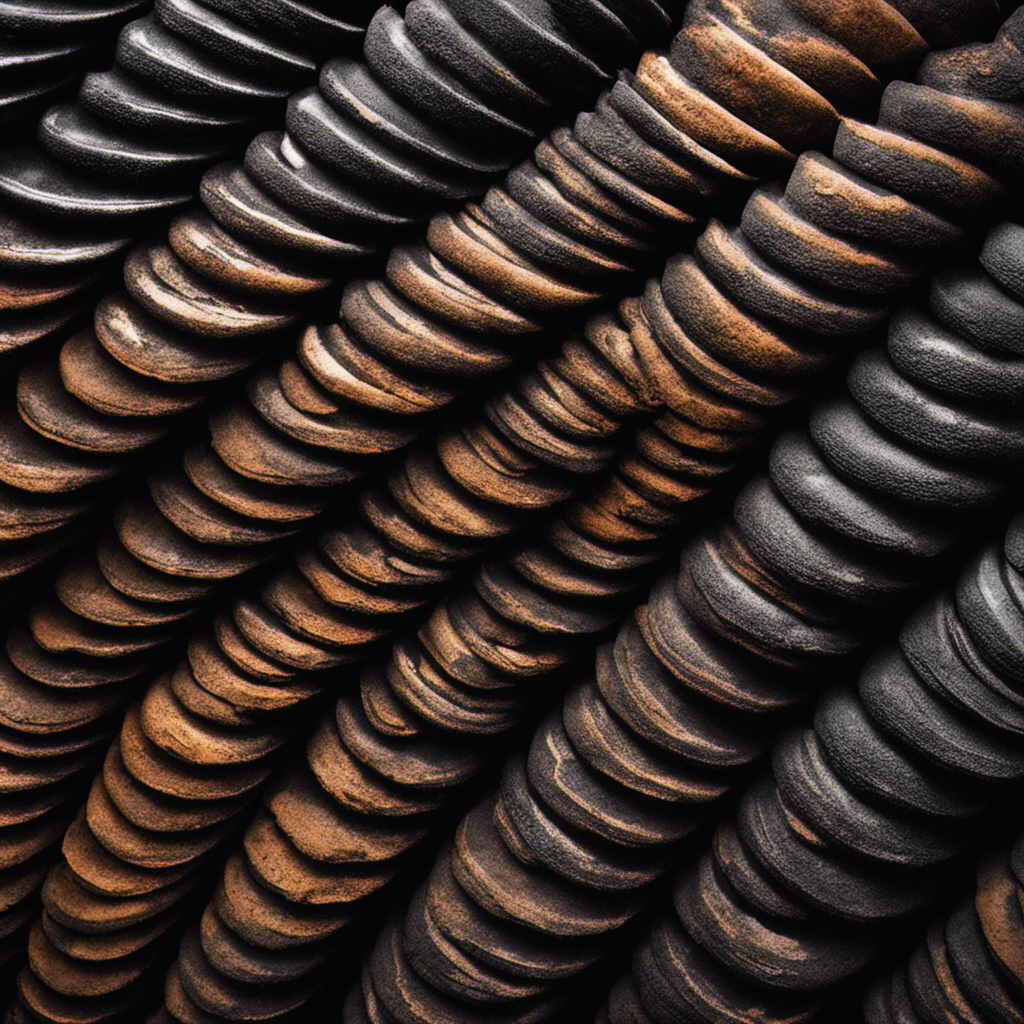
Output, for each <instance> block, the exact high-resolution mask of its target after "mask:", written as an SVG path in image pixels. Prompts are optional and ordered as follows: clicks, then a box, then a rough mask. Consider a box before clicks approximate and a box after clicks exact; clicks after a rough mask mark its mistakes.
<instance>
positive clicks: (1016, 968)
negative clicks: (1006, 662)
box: [863, 684, 1024, 1024]
mask: <svg viewBox="0 0 1024 1024" xmlns="http://www.w3.org/2000/svg"><path fill="white" fill-rule="evenodd" d="M1018 686H1019V684H1018ZM1022 908H1024V840H1022V839H1020V838H1018V839H1017V841H1016V842H1015V843H1014V844H1013V845H1012V847H1011V846H1007V845H1005V844H1004V845H1002V846H997V847H996V848H995V849H993V850H991V851H990V852H989V853H988V854H987V855H986V856H985V858H984V860H983V862H982V864H981V866H980V868H979V869H978V876H977V885H976V887H975V891H974V894H973V899H972V898H971V896H970V895H967V896H966V897H965V898H964V899H962V900H960V901H958V904H957V906H956V908H955V909H954V910H953V911H952V912H951V913H950V914H948V915H946V916H944V917H942V918H940V919H938V920H936V921H935V922H933V924H932V925H931V926H930V927H929V928H928V931H927V935H926V936H925V938H924V940H923V941H922V943H921V945H920V946H919V947H918V948H917V949H915V950H914V952H913V953H912V954H911V955H910V957H909V958H908V959H907V961H906V962H905V963H904V964H901V965H900V966H899V967H898V968H897V969H896V970H895V971H893V972H892V974H891V975H890V976H889V977H888V978H886V979H885V980H884V981H880V982H878V983H876V984H875V985H873V986H872V987H871V989H870V990H869V992H868V995H867V998H866V1000H865V1004H864V1018H863V1019H864V1021H865V1024H897V1022H900V1024H945V1022H946V1021H951V1020H956V1021H964V1022H966V1024H1020V1022H1021V1021H1024V963H1022V961H1021V950H1022V949H1024V909H1022Z"/></svg>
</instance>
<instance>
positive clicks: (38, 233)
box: [0, 0, 377, 353]
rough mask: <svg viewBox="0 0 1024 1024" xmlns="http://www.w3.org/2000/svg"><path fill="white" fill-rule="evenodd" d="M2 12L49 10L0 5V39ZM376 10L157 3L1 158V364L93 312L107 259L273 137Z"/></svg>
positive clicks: (250, 2)
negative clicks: (325, 65)
mask: <svg viewBox="0 0 1024 1024" xmlns="http://www.w3.org/2000/svg"><path fill="white" fill-rule="evenodd" d="M5 6H9V7H12V8H15V7H17V8H23V7H28V8H29V9H35V8H37V7H38V8H42V7H44V6H47V7H49V6H50V5H44V4H43V3H39V2H38V0H32V2H30V3H29V4H27V5H25V4H20V3H18V4H15V3H13V2H12V3H10V4H6V5H0V26H2V16H3V9H4V7H5ZM64 6H67V7H69V8H72V7H76V6H77V5H72V4H67V5H64V4H58V5H56V9H53V10H52V11H51V12H50V15H49V17H50V18H52V19H54V20H58V21H60V22H61V23H62V24H64V23H66V19H65V18H63V17H61V13H60V8H62V7H64ZM93 6H94V5H93V4H87V5H85V7H84V8H83V9H82V10H80V11H78V12H77V17H78V18H79V19H81V18H84V17H85V13H86V11H88V10H91V9H92V8H93ZM107 6H110V5H109V4H108V5H107ZM121 6H124V5H121ZM134 6H135V7H136V8H138V7H139V6H140V5H138V4H136V5H134ZM147 6H148V5H147ZM376 6H377V4H376V3H374V2H372V0H344V2H342V3H330V2H326V0H311V2H300V0H205V2H203V3H200V2H198V0H156V3H155V4H154V5H153V12H152V13H150V14H148V15H147V16H146V17H144V18H140V19H139V20H137V21H132V22H131V23H130V24H128V25H126V26H125V27H124V29H123V30H122V31H121V34H120V37H119V38H118V41H117V48H116V52H115V54H114V64H113V67H111V68H110V69H109V70H105V71H93V72H90V73H89V74H87V75H86V76H85V78H84V79H83V81H82V83H81V85H80V86H79V89H78V94H77V97H76V98H75V99H74V100H72V101H71V102H68V103H62V104H58V105H56V106H52V107H50V108H49V110H47V111H46V112H45V113H44V114H43V115H42V117H41V118H40V120H39V122H38V124H37V125H36V127H35V138H34V139H24V138H23V139H19V140H18V141H17V142H14V140H11V143H13V144H11V143H8V144H7V145H6V146H5V147H4V149H3V150H2V151H0V204H2V205H0V353H6V352H8V351H10V350H12V349H17V348H20V347H22V346H24V345H27V344H29V343H30V342H33V341H36V340H37V339H39V338H41V337H43V336H45V335H48V334H51V333H52V332H54V331H56V330H57V329H58V328H60V327H61V326H62V325H63V324H65V323H66V322H67V321H68V320H69V319H70V318H71V317H72V316H74V315H75V314H76V313H78V312H79V311H81V310H82V308H83V305H84V304H85V303H86V301H89V302H90V304H91V301H94V300H95V295H92V296H91V298H90V294H89V293H88V292H84V290H85V289H86V288H87V286H89V285H90V284H93V283H94V282H96V281H97V280H99V279H101V278H104V277H109V274H108V273H105V272H106V271H109V270H111V269H112V267H111V261H112V258H113V257H114V256H115V254H117V253H119V252H121V251H123V250H124V249H125V248H126V246H127V245H128V244H129V242H131V241H132V240H133V239H134V238H137V237H139V236H140V235H141V234H142V233H143V232H144V230H146V229H147V227H149V228H152V226H153V219H154V217H156V216H157V215H159V214H161V213H165V212H166V211H168V210H171V209H173V208H174V207H176V206H179V207H180V206H181V205H182V204H183V203H186V202H188V201H189V200H190V199H193V198H194V196H195V185H196V180H197V178H198V176H199V174H200V173H201V172H202V171H203V170H204V169H205V168H207V167H209V166H210V164H212V163H213V162H214V160H216V159H218V158H223V157H224V156H226V155H229V154H233V153H235V152H237V151H240V150H241V149H242V147H243V146H244V144H245V142H246V140H247V139H248V138H249V137H250V135H251V133H252V132H253V130H254V128H262V127H268V126H271V125H274V124H276V123H277V122H278V121H279V119H280V116H281V112H282V107H283V104H284V100H285V99H286V97H287V96H288V94H289V93H290V92H291V91H292V90H294V89H296V88H300V87H302V86H305V85H308V84H309V83H311V82H313V81H315V80H316V73H317V68H318V66H319V63H320V62H321V61H323V60H324V59H325V58H327V57H330V56H333V55H337V54H340V53H347V52H350V51H353V50H356V49H357V48H358V44H359V41H360V40H361V39H362V35H363V31H364V28H365V26H366V22H367V21H368V20H369V18H370V15H371V14H372V13H373V11H374V10H375V8H376ZM339 8H340V10H339ZM138 13H141V11H139V12H138ZM124 20H127V19H124V18H121V19H120V21H121V22H123V21H124ZM83 292H84V293H83Z"/></svg>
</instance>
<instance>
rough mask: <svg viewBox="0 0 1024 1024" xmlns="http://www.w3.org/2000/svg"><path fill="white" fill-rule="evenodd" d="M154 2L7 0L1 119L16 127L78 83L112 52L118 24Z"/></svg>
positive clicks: (0, 22)
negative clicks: (81, 77) (87, 71)
mask: <svg viewBox="0 0 1024 1024" xmlns="http://www.w3.org/2000/svg"><path fill="white" fill-rule="evenodd" d="M148 7H149V0H94V2H80V3H79V2H75V0H67V2H60V0H3V2H2V3H0V122H3V123H4V124H5V126H7V127H8V128H13V127H14V126H15V125H16V124H17V123H18V122H22V121H26V120H27V119H28V118H29V117H30V116H31V115H32V114H33V113H34V112H37V111H38V110H39V109H40V107H42V106H44V105H45V104H46V102H47V101H48V100H50V99H52V98H54V97H55V96H56V94H58V93H59V92H61V91H63V90H65V89H70V88H72V87H73V86H74V84H75V83H76V82H77V81H78V78H79V76H80V75H81V74H82V73H83V72H84V71H85V69H86V68H87V67H89V66H90V65H95V64H96V63H97V62H99V61H101V60H105V59H106V58H107V57H108V51H109V49H111V48H112V47H113V44H114V40H115V38H116V37H117V31H118V29H119V28H120V27H121V26H122V25H123V24H124V23H125V22H126V21H128V20H129V19H130V18H132V17H134V16H135V15H138V14H142V13H144V12H145V11H146V9H147V8H148ZM19 127H21V126H20V125H19Z"/></svg>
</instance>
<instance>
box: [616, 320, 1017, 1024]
mask: <svg viewBox="0 0 1024 1024" xmlns="http://www.w3.org/2000/svg"><path fill="white" fill-rule="evenodd" d="M989 322H990V323H991V320H990V321H989ZM993 326H994V325H993ZM933 340H938V339H935V338H934V336H933ZM1022 570H1024V520H1022V519H1017V520H1015V521H1014V523H1013V524H1012V525H1011V526H1010V529H1009V531H1008V532H1007V534H1006V537H1005V540H1004V541H1003V543H1002V545H998V544H997V545H993V546H992V547H990V548H988V549H987V550H985V551H984V552H983V553H982V554H981V555H979V556H978V557H976V558H975V559H973V560H972V562H971V564H970V566H969V567H968V568H967V569H966V570H965V571H964V572H963V573H962V574H961V575H960V577H959V579H958V580H957V582H956V585H955V587H953V588H952V589H950V590H946V591H944V592H942V593H940V594H939V595H938V596H937V597H934V598H932V599H930V600H928V601H926V602H925V603H924V604H923V605H921V606H920V607H919V608H917V609H916V611H914V613H913V614H912V615H911V616H910V618H909V619H908V620H907V622H906V623H905V624H904V625H903V627H902V629H901V630H900V633H899V637H898V640H897V641H896V642H894V643H890V644H886V645H884V646H882V647H881V648H879V649H877V650H875V651H874V652H873V653H872V654H871V655H870V656H869V658H868V660H867V663H866V665H865V667H864V669H863V671H862V673H861V676H860V680H859V682H858V684H857V686H856V688H855V689H854V688H846V687H841V688H838V689H834V690H831V691H830V692H828V693H827V694H826V695H825V696H824V697H823V698H822V699H821V700H819V702H818V705H817V708H816V709H815V713H814V719H813V724H812V725H810V726H808V727H805V728H798V729H795V730H794V731H792V732H790V733H789V734H788V735H785V736H784V737H783V738H782V739H781V740H780V741H779V742H778V743H777V744H776V746H775V748H774V750H773V753H772V770H771V773H770V774H769V775H768V776H767V777H765V778H762V779H761V780H759V781H758V782H756V783H755V784H754V785H752V786H751V787H750V788H749V789H748V790H747V792H746V793H745V794H744V796H743V798H742V800H741V801H740V804H739V807H738V810H737V812H736V814H735V817H734V818H733V819H732V820H731V821H729V822H727V823H725V824H723V825H721V826H719V828H718V830H717V832H716V834H715V837H714V841H713V843H712V848H711V849H710V850H709V851H708V852H706V853H705V854H704V855H703V856H702V857H701V858H700V860H699V863H698V864H697V866H696V867H694V868H693V869H691V870H689V871H686V872H683V873H682V874H681V875H680V876H679V878H678V880H677V881H676V883H675V885H674V887H673V897H672V899H673V908H672V909H671V910H670V911H669V912H668V913H667V914H665V915H662V916H661V918H660V920H659V921H658V922H657V923H656V924H655V925H654V927H653V928H652V930H651V932H650V934H649V936H648V937H646V938H645V939H644V940H643V941H642V942H641V943H640V945H639V947H638V948H637V950H636V953H635V955H634V958H633V968H632V971H631V973H630V975H628V976H627V977H625V978H623V979H622V980H620V981H619V982H618V983H617V984H616V985H615V987H614V989H613V993H612V996H611V998H610V1001H609V1006H608V1013H607V1018H606V1020H607V1021H608V1022H610V1024H634V1022H636V1021H646V1020H651V1021H667V1020H671V1021H694V1022H707V1024H712V1022H716V1024H717V1022H718V1021H721V1020H723V1019H728V1020H736V1021H753V1020H757V1021H759V1022H760V1021H764V1022H769V1021H772V1022H783V1021H787V1022H788V1021H793V1020H804V1019H809V1017H810V1015H811V1014H812V1013H813V1012H814V1011H815V1010H816V1008H817V1007H818V1006H820V1005H821V1003H822V1002H823V999H824V997H825V996H826V995H827V992H828V989H829V987H830V986H833V985H835V984H836V983H837V982H840V981H842V980H844V979H846V978H848V977H849V976H850V975H852V974H853V973H854V972H855V971H857V970H859V969H861V968H862V967H863V966H864V965H865V964H867V963H868V962H869V961H870V960H871V958H872V956H874V955H876V954H877V952H878V950H879V948H880V946H881V944H882V940H883V939H884V936H885V933H886V930H887V929H889V928H891V925H892V922H893V921H897V920H899V919H900V918H901V917H904V916H906V915H909V914H911V913H913V912H915V911H918V910H920V909H921V908H922V907H924V906H926V905H927V904H928V903H929V902H932V901H934V900H936V899H937V898H938V897H939V896H942V895H945V890H946V889H948V887H949V879H950V875H951V872H950V868H949V865H950V862H951V860H952V859H953V858H955V857H956V856H957V855H959V854H960V853H961V852H963V851H964V850H966V849H967V848H969V846H970V845H971V843H972V841H975V840H976V838H977V836H978V835H979V834H980V835H984V831H985V830H984V829H983V828H979V818H980V817H981V815H982V814H983V812H985V811H987V810H992V809H994V808H998V809H999V813H1000V817H1003V818H1005V817H1006V814H1007V805H1009V806H1010V807H1011V808H1013V809H1015V810H1017V809H1019V806H1020V798H1019V790H1018V792H1017V794H1016V795H1014V794H1013V793H1012V792H1008V784H1009V783H1012V782H1016V783H1019V781H1020V780H1021V779H1022V778H1024V756H1022V754H1021V737H1022V736H1024V699H1022V697H1021V685H1022V683H1024V575H1022ZM1018 813H1019V811H1018ZM1011 815H1012V812H1011ZM1011 820H1012V817H1011ZM1013 870H1016V871H1017V872H1019V870H1020V864H1019V853H1018V857H1017V861H1016V862H1015V869H1014V868H1011V863H1010V861H1009V859H1008V858H1007V856H1006V851H1005V850H1004V851H1002V853H1001V855H997V856H995V857H994V858H993V859H991V860H990V861H988V862H987V863H986V865H985V867H984V868H983V870H982V872H981V876H980V879H979V890H978V899H977V903H976V911H975V908H973V907H971V905H970V903H969V902H965V903H963V904H961V905H960V906H958V908H957V910H956V911H955V912H954V913H953V915H952V917H951V918H950V919H949V921H948V923H946V925H945V929H944V930H943V928H942V927H941V926H937V927H936V928H933V929H932V930H931V931H930V932H929V936H928V944H927V949H926V950H923V951H919V952H918V953H916V954H915V956H914V958H913V960H912V965H911V968H910V970H909V971H908V972H907V974H906V975H904V974H902V973H900V974H898V975H896V976H895V977H894V978H893V979H891V981H890V982H889V983H888V984H886V985H881V986H878V987H876V988H875V989H874V990H873V992H872V995H871V997H870V999H869V1002H868V1007H869V1013H868V1019H869V1020H870V1021H871V1022H872V1024H889V1022H895V1021H901V1022H903V1024H912V1022H916V1021H918V1020H920V1021H922V1022H928V1024H932V1022H939V1021H943V1022H945V1021H949V1020H957V1021H969V1022H970V1024H981V1022H984V1021H988V1020H991V1021H1000V1022H1001V1024H1009V1022H1011V1021H1019V1020H1021V1019H1024V1018H1022V1016H1021V1010H1022V1006H1024V1004H1022V1002H1021V995H1022V990H1021V987H1020V986H1021V979H1022V976H1021V973H1020V971H1021V949H1022V946H1021V940H1022V939H1024V928H1022V922H1021V916H1020V915H1021V905H1020V903H1019V902H1018V900H1017V892H1018V888H1017V882H1016V880H1015V877H1014V874H1013ZM1014 908H1015V909H1014ZM979 919H980V920H979ZM1004 972H1006V973H1004ZM1014 972H1016V973H1014ZM972 1006H977V1008H978V1012H974V1011H973V1010H972V1009H971V1007H972ZM752 1007H756V1010H752V1009H751V1008H752ZM952 1007H957V1008H958V1012H955V1011H954V1010H953V1009H952ZM723 1013H724V1014H725V1016H723V1015H722V1014H723Z"/></svg>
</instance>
